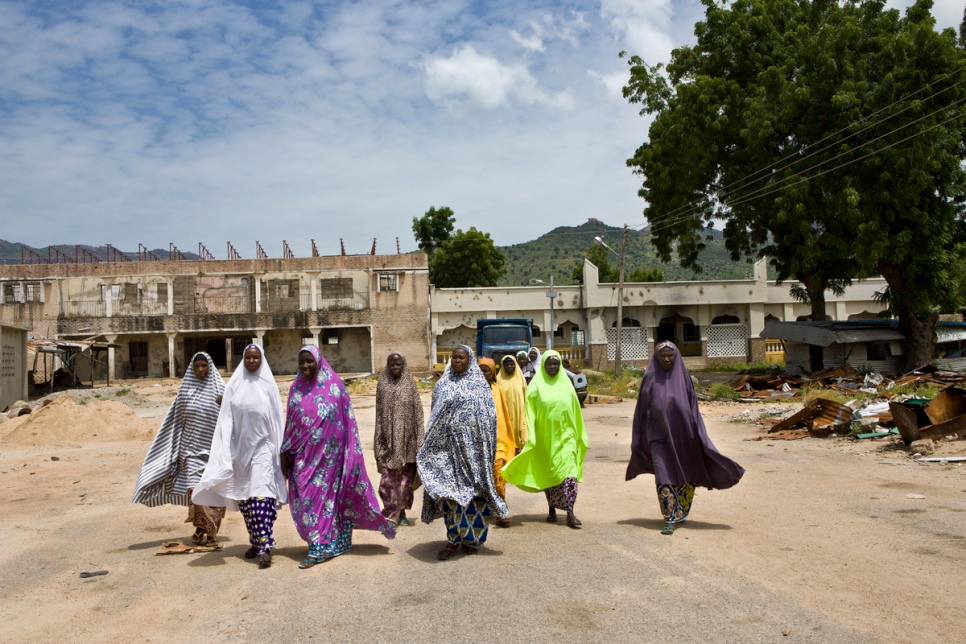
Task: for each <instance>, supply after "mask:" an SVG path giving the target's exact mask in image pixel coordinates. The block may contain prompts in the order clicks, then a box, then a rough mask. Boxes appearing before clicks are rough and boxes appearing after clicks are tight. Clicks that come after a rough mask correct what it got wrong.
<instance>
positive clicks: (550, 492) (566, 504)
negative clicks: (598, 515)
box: [543, 477, 577, 512]
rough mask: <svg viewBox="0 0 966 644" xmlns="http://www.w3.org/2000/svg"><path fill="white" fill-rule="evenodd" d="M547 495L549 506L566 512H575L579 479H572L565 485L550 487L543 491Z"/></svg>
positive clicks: (564, 483)
mask: <svg viewBox="0 0 966 644" xmlns="http://www.w3.org/2000/svg"><path fill="white" fill-rule="evenodd" d="M543 492H544V494H546V495H547V505H549V506H550V507H551V508H556V509H557V510H563V511H564V512H573V511H574V503H576V502H577V479H575V478H573V477H570V478H567V479H564V480H563V483H560V484H559V485H554V486H553V487H548V488H547V489H546V490H544V491H543Z"/></svg>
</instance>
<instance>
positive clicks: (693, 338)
mask: <svg viewBox="0 0 966 644" xmlns="http://www.w3.org/2000/svg"><path fill="white" fill-rule="evenodd" d="M682 333H683V335H684V341H685V342H701V329H700V328H699V327H698V326H697V325H696V324H693V323H691V322H685V323H684V324H683V325H682Z"/></svg>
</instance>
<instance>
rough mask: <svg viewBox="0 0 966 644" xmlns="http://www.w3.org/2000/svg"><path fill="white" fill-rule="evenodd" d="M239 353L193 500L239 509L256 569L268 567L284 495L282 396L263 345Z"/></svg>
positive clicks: (248, 557)
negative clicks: (241, 358) (280, 455)
mask: <svg viewBox="0 0 966 644" xmlns="http://www.w3.org/2000/svg"><path fill="white" fill-rule="evenodd" d="M243 356H244V357H243V360H242V362H241V364H240V365H238V367H237V368H236V369H235V372H234V373H233V374H232V376H231V379H229V380H228V385H227V386H226V387H225V398H224V401H223V402H222V405H221V413H220V414H219V415H218V425H217V426H216V427H215V436H214V439H213V440H212V443H211V456H210V457H209V459H208V465H207V466H206V467H205V472H204V474H203V475H202V476H201V481H200V482H199V483H198V485H197V486H195V490H194V499H195V501H196V502H198V503H203V504H205V505H214V506H218V505H223V506H226V507H228V508H231V509H233V510H234V509H235V508H237V509H238V510H239V511H241V513H242V517H243V518H244V519H245V527H246V528H247V529H248V541H249V543H250V544H251V547H250V548H249V549H248V550H247V551H246V552H245V558H246V559H255V558H256V557H257V558H258V567H259V568H268V567H269V566H271V565H272V548H274V547H275V537H274V535H273V532H272V531H273V528H274V526H275V518H276V516H277V514H278V508H279V506H281V505H282V504H283V503H285V502H286V501H287V499H288V494H287V492H286V490H285V476H284V475H283V474H282V465H281V461H280V460H279V449H280V448H281V446H282V436H283V425H282V398H281V396H279V394H278V385H277V384H275V377H274V376H273V375H272V370H271V368H270V367H269V366H268V361H267V360H266V359H265V354H264V351H263V350H262V348H261V347H260V346H258V345H257V344H250V345H248V346H247V347H245V351H244V354H243Z"/></svg>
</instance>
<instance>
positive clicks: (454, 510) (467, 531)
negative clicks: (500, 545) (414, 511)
mask: <svg viewBox="0 0 966 644" xmlns="http://www.w3.org/2000/svg"><path fill="white" fill-rule="evenodd" d="M489 520H490V506H489V505H487V503H486V499H483V498H480V497H476V498H474V499H473V500H472V501H470V504H469V505H468V506H466V507H463V506H461V505H460V504H458V503H456V502H455V501H451V500H449V499H443V522H444V523H445V524H446V539H447V541H449V542H450V543H452V544H454V545H459V544H465V545H467V546H474V547H476V546H480V545H482V544H483V543H484V542H485V541H486V535H487V531H488V530H489V528H490V526H489Z"/></svg>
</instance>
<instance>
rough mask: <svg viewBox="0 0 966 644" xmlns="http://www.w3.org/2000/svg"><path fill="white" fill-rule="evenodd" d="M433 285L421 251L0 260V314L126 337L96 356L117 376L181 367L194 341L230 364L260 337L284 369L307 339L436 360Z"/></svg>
mask: <svg viewBox="0 0 966 644" xmlns="http://www.w3.org/2000/svg"><path fill="white" fill-rule="evenodd" d="M429 294H430V286H429V273H428V269H427V262H426V256H425V255H422V254H412V255H401V254H398V255H349V256H334V257H312V258H287V259H256V260H242V259H235V260H217V261H216V260H209V261H203V260H194V261H145V262H100V263H63V264H25V265H7V266H2V267H0V320H2V321H3V322H10V323H14V324H18V325H21V326H25V327H27V328H29V329H30V331H31V334H32V335H34V336H38V337H45V338H50V339H55V338H56V339H103V340H106V341H107V342H109V343H111V344H115V345H119V348H111V349H110V350H109V352H108V359H107V361H106V364H105V365H103V366H101V367H96V368H103V369H107V370H108V371H109V372H110V373H111V376H112V378H126V377H140V376H150V377H158V376H170V377H180V376H181V375H182V374H183V373H184V370H185V369H186V367H187V361H188V360H189V359H190V357H191V356H192V355H193V354H194V353H195V352H196V351H207V352H208V353H209V354H211V356H212V357H213V358H214V361H215V364H216V365H218V366H219V367H220V368H223V369H226V370H228V371H230V370H231V369H233V368H234V367H235V366H236V365H237V364H238V363H239V361H240V360H241V358H242V351H243V350H244V347H245V346H246V345H247V344H249V343H250V342H253V341H254V342H257V343H259V344H262V345H263V346H264V347H265V354H266V358H267V359H268V361H269V364H270V365H271V366H272V369H273V371H274V372H275V373H276V374H285V373H290V374H294V373H295V371H296V362H297V353H298V349H299V347H301V346H303V345H305V344H317V345H318V346H319V347H321V348H322V351H323V353H324V355H325V356H326V359H327V360H328V361H329V362H330V363H331V364H332V366H333V367H334V368H335V369H336V370H337V371H339V372H340V373H349V372H373V371H375V370H376V369H377V368H380V367H381V361H382V360H383V358H384V357H385V355H386V354H388V353H389V352H391V351H400V352H401V353H403V354H405V355H406V356H407V357H408V358H409V360H410V362H411V364H412V365H413V368H414V369H417V370H419V369H423V368H428V365H429V351H430V338H429V334H428V324H427V320H428V311H429ZM80 375H81V376H82V379H86V377H84V374H80Z"/></svg>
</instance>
